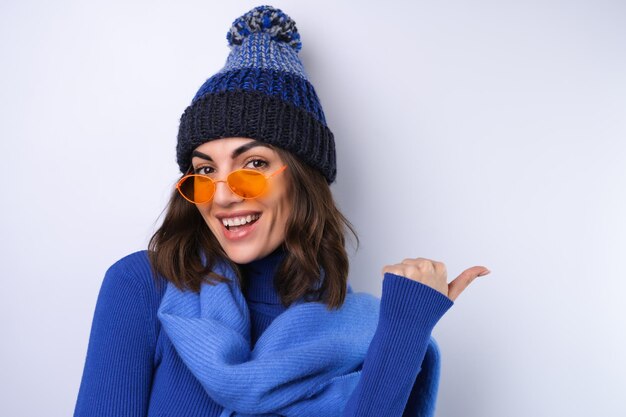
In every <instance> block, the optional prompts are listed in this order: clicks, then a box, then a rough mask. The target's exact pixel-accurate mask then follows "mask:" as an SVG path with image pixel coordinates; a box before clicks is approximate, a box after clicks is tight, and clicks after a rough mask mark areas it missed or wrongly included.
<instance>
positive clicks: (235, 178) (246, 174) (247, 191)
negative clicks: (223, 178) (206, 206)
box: [228, 169, 267, 198]
mask: <svg viewBox="0 0 626 417" xmlns="http://www.w3.org/2000/svg"><path fill="white" fill-rule="evenodd" d="M266 184H267V182H266V179H265V176H264V175H263V174H261V173H260V172H257V171H251V170H245V169H240V170H238V171H234V172H233V173H231V174H230V175H229V176H228V185H229V186H230V188H231V190H233V192H234V193H236V194H237V195H240V196H242V197H243V198H254V197H258V196H260V195H261V194H262V193H263V191H265V186H266Z"/></svg>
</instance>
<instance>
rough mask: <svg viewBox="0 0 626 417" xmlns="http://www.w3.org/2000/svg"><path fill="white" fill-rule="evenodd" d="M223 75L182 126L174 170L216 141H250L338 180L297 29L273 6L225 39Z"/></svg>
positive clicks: (202, 92) (201, 94)
mask: <svg viewBox="0 0 626 417" xmlns="http://www.w3.org/2000/svg"><path fill="white" fill-rule="evenodd" d="M226 39H227V40H228V45H229V47H230V49H231V51H230V54H229V55H228V58H227V60H226V64H225V65H224V67H223V68H222V69H221V70H220V71H219V72H218V73H217V74H215V75H213V76H212V77H210V78H209V79H208V80H206V82H205V83H204V84H203V85H202V86H201V87H200V89H199V90H198V92H197V93H196V95H195V97H194V98H193V100H192V102H191V104H190V105H189V107H187V109H186V110H185V112H184V113H183V115H182V116H181V119H180V127H179V131H178V144H177V147H176V154H177V156H176V157H177V162H178V166H179V168H180V171H181V172H182V173H185V172H187V170H188V168H189V167H190V165H191V153H192V152H193V150H194V149H195V148H196V147H197V146H200V145H201V144H203V143H205V142H207V141H210V140H212V139H218V138H226V137H249V138H253V139H256V140H258V141H260V142H264V143H268V144H270V145H274V146H277V147H280V148H282V149H285V150H287V151H289V152H291V153H293V154H295V155H296V156H298V157H299V158H300V159H302V160H303V161H304V162H306V163H307V164H309V165H311V166H312V167H314V168H316V169H317V170H319V171H320V172H321V173H322V174H323V175H324V177H326V180H327V182H328V183H329V184H330V183H332V182H333V181H334V180H335V176H336V173H337V168H336V164H335V141H334V137H333V133H332V132H331V131H330V129H329V128H328V126H327V125H326V119H325V117H324V112H323V111H322V106H321V104H320V100H319V99H318V97H317V94H316V93H315V89H314V88H313V85H312V84H311V83H310V82H309V80H308V77H307V75H306V73H305V71H304V67H303V65H302V62H301V61H300V59H299V58H298V51H300V49H301V47H302V44H301V42H300V34H299V33H298V29H297V28H296V24H295V22H294V21H293V20H292V19H291V18H290V17H289V16H287V15H286V14H285V13H283V12H282V11H281V10H279V9H276V8H274V7H272V6H259V7H255V8H254V9H252V10H250V11H249V12H247V13H246V14H244V15H243V16H241V17H239V18H237V19H236V20H235V21H234V22H233V24H232V27H231V28H230V30H229V31H228V33H227V34H226Z"/></svg>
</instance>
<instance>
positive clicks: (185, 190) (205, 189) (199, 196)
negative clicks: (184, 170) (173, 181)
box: [178, 175, 215, 203]
mask: <svg viewBox="0 0 626 417" xmlns="http://www.w3.org/2000/svg"><path fill="white" fill-rule="evenodd" d="M178 190H179V191H180V192H181V194H182V195H184V196H185V198H187V199H188V200H191V201H193V202H194V203H206V202H207V201H209V200H211V198H212V197H213V192H214V191H215V185H214V184H213V181H211V180H210V179H209V178H207V177H203V176H201V175H192V176H189V177H187V178H185V179H184V180H183V181H182V182H181V183H180V185H179V187H178Z"/></svg>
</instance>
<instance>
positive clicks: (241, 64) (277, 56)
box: [218, 33, 308, 80]
mask: <svg viewBox="0 0 626 417" xmlns="http://www.w3.org/2000/svg"><path fill="white" fill-rule="evenodd" d="M241 68H259V69H271V70H275V71H283V72H287V73H292V74H296V75H298V76H300V77H302V78H304V79H305V80H308V77H307V74H306V71H305V70H304V66H303V65H302V62H301V61H300V58H299V57H298V53H297V52H296V51H295V50H294V49H293V48H292V47H291V46H289V45H288V44H285V43H282V42H276V41H274V40H272V38H271V36H270V34H268V33H252V34H250V35H249V36H247V37H246V38H245V39H244V40H243V43H242V44H241V45H235V46H233V47H232V50H231V52H230V54H229V55H228V58H227V59H226V64H225V65H224V67H223V68H222V69H221V70H219V71H218V73H223V72H226V71H232V70H237V69H241Z"/></svg>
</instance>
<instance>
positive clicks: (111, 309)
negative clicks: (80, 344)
mask: <svg viewBox="0 0 626 417" xmlns="http://www.w3.org/2000/svg"><path fill="white" fill-rule="evenodd" d="M141 256H145V254H144V253H135V254H132V255H129V256H127V257H125V258H123V259H121V260H120V261H118V262H116V263H115V264H114V265H112V266H111V267H110V268H109V269H108V270H107V272H106V274H105V277H104V280H103V283H102V287H101V289H100V293H99V295H98V301H97V304H96V308H95V313H94V317H93V323H92V326H91V335H90V339H89V346H88V349H87V357H86V360H85V367H84V371H83V377H82V381H81V384H80V390H79V393H78V399H77V402H76V408H75V410H74V417H93V416H98V417H107V416H111V417H131V416H133V417H134V416H142V417H143V416H145V415H146V414H147V410H148V401H149V396H150V387H151V382H152V371H153V366H154V354H155V346H156V335H157V328H156V326H157V319H156V309H157V306H158V301H159V300H158V298H159V297H158V293H157V291H155V290H154V284H153V283H152V282H150V280H151V279H152V278H151V276H150V273H149V270H148V271H146V267H145V262H140V257H141ZM155 303H156V304H155Z"/></svg>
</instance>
